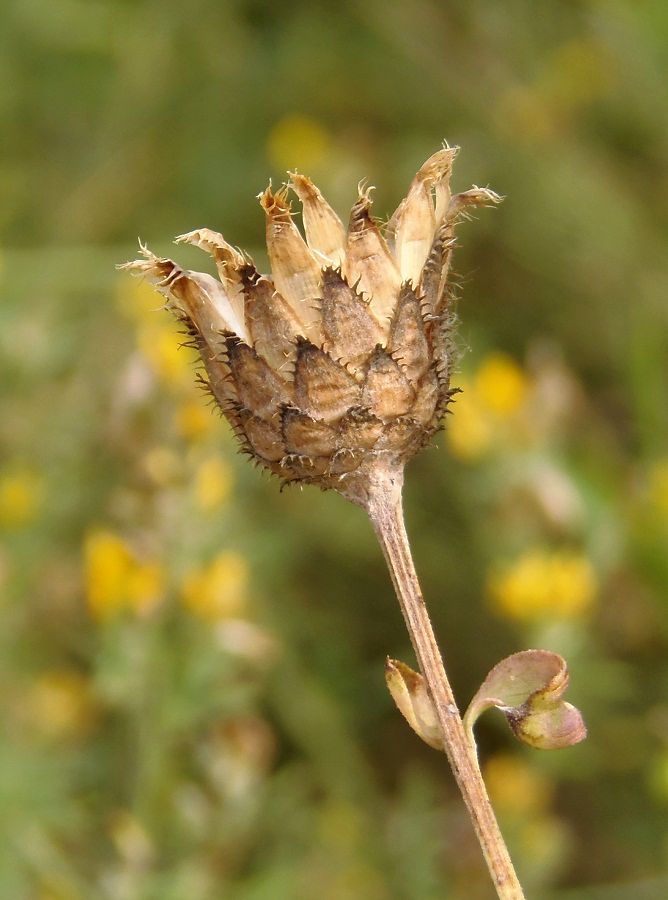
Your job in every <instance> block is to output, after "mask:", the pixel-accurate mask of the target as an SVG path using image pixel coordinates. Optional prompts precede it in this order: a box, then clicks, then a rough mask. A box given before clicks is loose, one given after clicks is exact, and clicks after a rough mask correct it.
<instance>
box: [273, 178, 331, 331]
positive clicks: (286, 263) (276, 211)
mask: <svg viewBox="0 0 668 900" xmlns="http://www.w3.org/2000/svg"><path fill="white" fill-rule="evenodd" d="M260 203H261V204H262V208H263V209H264V211H265V213H266V214H267V252H268V254H269V261H270V263H271V271H272V275H273V278H274V284H275V285H276V288H277V290H278V291H279V293H280V294H282V296H283V297H284V298H285V299H286V300H287V302H288V303H289V304H290V306H291V307H292V308H293V310H294V312H295V314H296V316H297V318H298V319H299V321H300V322H301V323H302V328H301V331H302V333H303V334H304V335H305V336H306V337H309V338H311V339H313V340H319V337H320V314H319V311H318V308H317V305H316V303H315V299H316V298H317V297H319V296H320V266H319V265H318V262H317V260H316V258H315V257H314V256H313V254H312V253H311V251H310V250H309V248H308V247H307V246H306V243H305V242H304V239H303V237H302V236H301V234H300V233H299V231H298V229H297V226H296V225H295V223H294V222H293V221H292V215H291V213H290V207H289V205H288V203H287V201H286V198H285V193H284V192H279V193H278V194H273V193H272V190H271V187H268V188H267V189H266V191H265V192H264V193H263V194H261V195H260Z"/></svg>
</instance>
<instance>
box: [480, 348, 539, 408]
mask: <svg viewBox="0 0 668 900" xmlns="http://www.w3.org/2000/svg"><path fill="white" fill-rule="evenodd" d="M473 388H474V391H475V393H476V394H477V397H478V399H479V401H480V403H481V404H482V406H484V407H485V408H486V409H488V410H489V411H490V412H491V413H494V414H495V415H497V416H499V418H507V417H508V416H512V415H514V414H515V413H516V412H518V411H519V410H520V409H521V408H522V405H523V403H524V401H525V399H526V395H527V388H528V381H527V377H526V375H525V373H524V371H523V369H522V368H521V367H520V366H518V364H517V363H516V362H515V360H514V359H513V358H512V357H511V356H508V354H506V353H490V354H489V355H488V356H486V357H485V358H484V359H483V361H482V363H481V364H480V367H479V368H478V371H477V372H476V373H475V376H474V380H473Z"/></svg>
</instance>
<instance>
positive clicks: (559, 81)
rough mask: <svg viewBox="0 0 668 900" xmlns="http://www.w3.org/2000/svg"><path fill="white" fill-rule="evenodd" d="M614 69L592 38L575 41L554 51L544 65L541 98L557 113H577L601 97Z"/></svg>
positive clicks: (605, 51) (608, 88)
mask: <svg viewBox="0 0 668 900" xmlns="http://www.w3.org/2000/svg"><path fill="white" fill-rule="evenodd" d="M616 69H617V65H616V62H615V61H614V60H613V59H612V58H611V56H610V51H609V50H608V48H607V47H606V46H605V45H604V44H602V43H601V42H600V41H597V40H594V39H592V38H575V39H574V40H571V41H567V42H566V43H564V44H561V46H559V47H557V48H556V50H555V51H554V53H553V54H552V56H551V58H550V59H549V62H548V68H547V72H546V78H545V96H546V99H547V100H548V102H549V103H550V104H551V105H553V106H555V107H557V108H559V109H561V110H565V109H579V108H581V107H586V106H588V105H589V104H591V103H592V102H594V101H596V100H599V99H600V98H601V97H604V96H605V95H606V94H607V93H608V92H609V90H610V88H611V87H612V85H613V82H614V75H615V72H616Z"/></svg>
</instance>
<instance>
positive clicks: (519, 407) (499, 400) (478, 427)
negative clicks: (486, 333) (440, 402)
mask: <svg viewBox="0 0 668 900" xmlns="http://www.w3.org/2000/svg"><path fill="white" fill-rule="evenodd" d="M459 387H460V388H461V389H462V393H461V394H460V395H457V397H456V403H455V406H454V407H453V411H454V415H453V416H452V418H451V419H449V421H448V428H447V429H446V432H445V433H446V439H447V443H448V447H449V449H450V451H451V453H452V454H453V456H455V457H457V458H458V459H461V460H464V461H465V462H473V461H475V460H477V459H480V457H482V456H484V455H485V454H486V453H487V452H489V451H490V450H491V449H492V447H493V446H494V445H495V444H496V443H498V442H500V441H501V440H502V439H503V437H504V429H506V430H507V428H509V427H513V426H514V425H517V424H519V415H520V414H521V412H522V411H523V409H524V405H525V401H526V398H527V394H528V390H529V382H528V379H527V377H526V374H525V373H524V371H523V370H522V368H521V367H520V366H519V365H518V364H517V363H516V362H515V361H514V360H513V359H512V357H510V356H508V355H507V354H505V353H498V352H495V353H490V354H489V355H488V356H486V357H485V358H484V359H483V360H482V362H481V364H480V366H479V367H478V369H477V370H476V372H475V373H474V374H473V377H472V378H470V379H467V378H462V379H460V380H459Z"/></svg>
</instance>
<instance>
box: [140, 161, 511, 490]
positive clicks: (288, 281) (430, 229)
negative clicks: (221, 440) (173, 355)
mask: <svg viewBox="0 0 668 900" xmlns="http://www.w3.org/2000/svg"><path fill="white" fill-rule="evenodd" d="M456 152H457V151H456V149H452V148H449V147H445V148H443V149H442V150H439V151H438V152H437V153H435V154H434V155H433V156H431V157H430V158H429V159H428V160H427V161H426V162H425V164H424V165H423V166H422V167H421V168H420V170H419V171H418V173H417V174H416V176H415V178H414V179H413V181H412V183H411V185H410V188H409V191H408V194H407V196H406V197H405V199H404V200H402V201H401V203H400V204H399V207H398V208H397V210H396V212H395V213H394V215H393V216H392V217H391V219H390V220H389V222H388V224H387V226H386V228H385V229H384V233H383V231H382V230H381V228H380V226H379V224H378V222H377V221H376V220H375V219H374V218H373V217H372V215H371V204H372V201H371V197H370V189H369V188H362V187H360V189H359V196H358V199H357V202H356V203H355V204H354V206H353V208H352V211H351V214H350V221H349V225H348V229H347V231H346V229H345V228H344V226H343V224H342V222H341V220H340V219H339V217H338V216H337V214H336V213H335V212H334V210H333V209H332V208H331V206H330V205H329V204H328V203H327V201H326V200H325V199H324V198H323V196H322V194H321V193H320V191H319V190H318V188H317V187H316V186H315V185H314V184H313V182H311V181H310V179H308V178H307V177H306V176H304V175H299V174H297V173H293V174H291V176H290V182H289V184H288V185H286V186H285V187H283V188H282V189H281V190H279V191H277V192H275V193H274V192H273V191H272V189H271V186H269V187H268V188H267V189H266V190H265V191H264V192H263V193H262V194H261V195H260V196H259V200H260V204H261V206H262V208H263V209H264V211H265V215H266V225H267V250H268V255H269V261H270V264H271V276H268V275H262V274H260V273H259V272H258V271H257V269H256V268H255V265H254V263H253V261H252V260H251V258H250V257H249V256H248V255H247V254H245V253H242V252H241V251H239V250H238V249H236V248H234V247H232V246H231V245H230V244H228V243H227V241H225V239H224V238H223V236H222V235H221V234H218V233H217V232H214V231H211V230H209V229H207V228H203V229H199V230H197V231H192V232H190V233H188V234H184V235H181V236H180V237H179V238H177V239H176V240H177V243H178V242H187V243H190V244H194V245H195V246H197V247H200V248H202V249H203V250H205V251H207V252H208V253H210V254H211V256H212V257H213V259H214V261H215V264H216V267H217V270H218V276H219V278H218V279H216V278H213V277H212V276H210V275H206V274H203V273H200V272H192V271H185V270H183V269H182V268H181V267H180V266H179V265H178V264H177V263H175V262H173V261H172V260H171V259H165V258H161V257H158V256H155V255H154V254H153V253H152V252H151V251H150V250H148V249H147V248H146V247H143V246H142V248H141V250H142V256H143V259H140V260H137V261H135V262H131V263H127V264H126V265H125V268H128V269H130V270H133V271H135V272H138V273H141V274H143V275H144V276H146V277H147V278H148V279H149V280H150V281H151V282H152V283H153V284H154V285H155V287H156V289H157V290H158V291H159V292H160V293H161V294H162V295H163V296H164V297H165V298H166V300H167V305H168V307H169V308H171V309H173V310H174V311H175V312H176V313H177V315H178V316H180V317H181V318H182V320H183V321H184V322H185V323H186V326H187V328H188V331H189V333H190V335H191V336H192V338H193V341H194V342H195V344H196V345H197V347H198V349H199V351H200V354H201V356H202V361H203V363H204V368H205V370H206V374H207V386H208V388H209V390H210V391H211V393H212V394H213V396H214V398H215V400H216V401H217V403H218V404H219V406H220V408H221V409H222V411H223V413H224V414H225V416H226V418H227V419H228V420H229V422H230V423H231V425H232V427H233V429H234V430H235V432H236V434H237V436H238V437H239V440H240V441H241V443H242V445H243V448H244V449H245V450H246V451H247V452H248V453H249V454H250V455H251V456H252V457H253V458H254V459H255V460H256V461H257V462H259V463H260V464H261V465H262V466H264V467H265V468H267V469H269V470H270V471H271V472H273V473H275V474H277V475H279V476H280V477H281V478H282V479H283V480H284V481H286V482H302V483H315V484H318V485H320V486H321V487H322V488H333V489H335V490H338V491H339V492H340V493H342V494H344V495H345V496H347V497H349V498H350V499H353V500H355V501H356V502H362V503H363V502H364V497H365V493H366V485H367V484H368V480H369V478H370V477H372V474H373V471H374V470H375V469H377V468H378V467H384V468H386V469H390V470H396V471H397V472H399V471H401V469H402V468H403V466H404V464H405V463H406V461H407V460H408V459H409V458H410V457H411V456H412V455H413V454H414V453H415V452H416V451H417V450H418V449H419V448H420V447H422V446H423V445H424V444H425V443H426V442H427V441H428V440H429V438H430V437H431V436H432V435H433V434H434V432H435V431H436V430H437V429H438V427H439V423H440V420H441V418H442V416H443V413H444V412H445V409H446V406H447V404H448V401H449V399H450V393H451V392H450V387H449V384H450V369H451V360H450V341H449V337H450V332H451V329H452V322H453V316H452V311H451V309H450V291H449V286H448V270H449V266H450V258H451V254H452V250H453V247H454V243H455V239H454V229H455V225H456V223H457V221H458V219H460V218H461V216H462V215H463V214H465V212H466V210H467V208H468V207H470V206H475V205H484V204H490V203H496V202H498V200H499V199H500V198H499V197H498V196H497V195H496V194H494V193H493V192H492V191H490V190H487V189H484V188H475V187H474V188H472V189H471V190H469V191H466V192H465V193H463V194H455V195H454V196H452V195H451V193H450V173H451V169H452V163H453V160H454V158H455V155H456ZM291 191H292V192H293V193H294V194H295V195H296V196H297V198H298V199H299V201H300V202H301V205H302V216H303V225H304V236H302V234H301V233H300V231H299V230H298V228H297V226H296V225H295V222H294V221H293V216H292V210H291V205H290V201H289V195H290V192H291Z"/></svg>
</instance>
